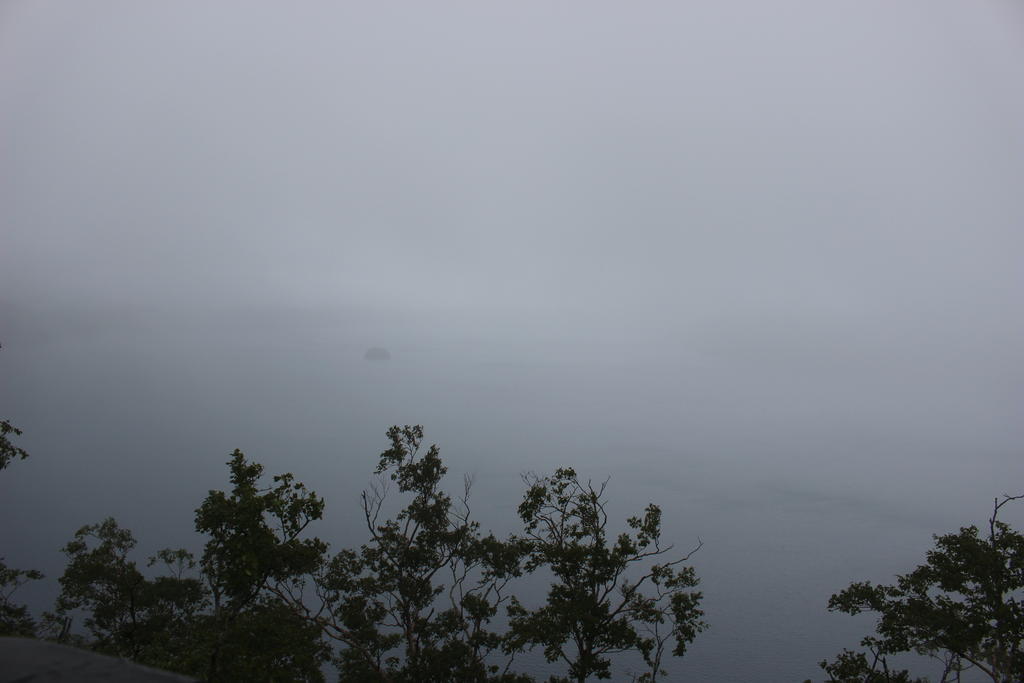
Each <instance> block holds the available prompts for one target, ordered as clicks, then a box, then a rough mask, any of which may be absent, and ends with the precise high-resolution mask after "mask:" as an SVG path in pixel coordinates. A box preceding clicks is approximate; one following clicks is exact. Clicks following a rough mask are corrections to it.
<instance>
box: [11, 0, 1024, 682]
mask: <svg viewBox="0 0 1024 683" xmlns="http://www.w3.org/2000/svg"><path fill="white" fill-rule="evenodd" d="M1022 83H1024V10H1022V9H1021V6H1020V5H1019V4H1016V3H1013V2H984V1H981V2H971V3H960V2H944V1H936V0H929V1H925V0H921V1H918V2H902V3H892V2H882V1H874V2H856V3H853V2H846V3H818V2H787V1H781V0H780V1H776V2H757V1H753V0H751V1H749V2H705V3H667V2H666V3H659V2H650V3H632V4H629V5H628V6H627V4H625V3H604V2H597V3H595V2H588V3H582V2H579V3H539V2H537V3H531V2H515V3H511V2H507V3H486V4H485V3H470V2H465V3H444V2H437V3H435V2H432V3H417V4H414V3H407V4H399V3H363V4H362V6H359V5H357V4H356V3H313V2H310V3H287V4H277V3H254V2H244V3H243V2H234V3H231V2H221V3H205V2H194V3H187V2H176V3H141V2H128V1H126V2H94V3H47V2H27V1H25V2H7V3H5V4H4V5H2V6H0V342H2V343H3V349H2V350H0V417H3V418H6V419H10V420H11V421H12V422H14V423H15V424H16V425H18V426H20V427H22V428H23V429H24V430H25V432H26V433H25V436H24V438H23V439H21V445H23V446H24V447H25V448H26V449H28V450H29V451H30V452H31V453H32V454H33V457H32V458H31V459H29V460H28V461H26V462H24V463H16V464H14V465H12V466H11V468H10V469H9V470H6V471H5V472H4V473H3V475H2V476H0V519H3V520H5V523H4V524H3V525H0V551H2V554H3V555H4V556H6V558H7V560H6V561H7V562H8V563H9V564H11V565H12V566H16V567H39V568H42V569H44V570H46V572H47V573H48V574H49V577H48V579H47V581H46V582H43V583H41V584H39V585H37V586H33V587H28V588H26V589H24V590H23V593H22V594H23V595H24V596H25V599H26V600H29V601H30V602H32V604H33V607H34V608H36V609H37V610H38V609H42V608H43V607H46V606H48V605H47V601H49V600H52V597H53V593H54V592H55V590H56V588H55V585H56V584H55V579H56V577H57V576H58V575H59V573H60V570H61V566H62V557H61V555H60V553H59V552H58V548H59V547H60V545H62V544H63V543H65V542H66V541H67V540H68V539H69V538H70V536H71V534H72V533H73V532H74V530H75V529H76V528H77V527H78V526H79V525H82V524H86V523H90V522H94V521H98V520H100V519H102V518H103V517H105V516H107V515H115V516H116V517H117V518H118V520H119V521H120V522H121V523H123V524H124V525H126V526H128V527H130V528H132V529H134V530H135V531H136V532H137V534H138V535H139V537H140V539H141V547H142V549H143V551H144V552H152V551H153V550H155V549H157V548H159V547H163V546H165V545H175V544H179V545H180V544H191V545H193V546H194V545H195V544H196V540H195V538H194V535H193V534H192V533H191V512H192V510H194V508H195V507H196V506H197V505H198V504H199V502H200V501H201V499H202V497H203V496H204V495H205V493H206V491H207V490H208V489H210V488H214V487H223V486H225V485H226V469H225V468H224V466H223V463H224V461H225V460H226V458H227V455H228V453H229V452H230V451H231V449H233V448H235V447H241V448H243V449H244V450H246V452H247V453H248V454H249V455H251V456H252V457H254V458H255V459H257V460H259V461H261V462H264V463H265V464H266V465H267V467H268V469H269V470H271V471H274V472H276V471H281V470H290V471H293V472H295V473H296V475H297V476H298V478H299V479H301V480H304V481H306V482H308V483H309V484H310V485H311V486H312V487H313V488H315V489H316V490H317V491H319V492H320V493H322V494H323V495H324V496H325V497H326V498H327V501H328V508H327V520H326V521H325V523H324V525H323V527H322V529H321V530H320V533H321V535H323V536H325V537H327V538H329V539H331V540H332V541H333V542H334V543H335V544H336V545H337V544H339V543H355V542H358V541H359V540H360V536H359V524H358V521H359V520H358V515H357V506H356V504H355V497H354V496H355V494H356V493H357V492H358V490H359V489H361V488H362V487H363V486H365V485H366V483H367V481H368V478H369V473H370V471H371V470H372V468H373V466H374V464H375V455H376V454H377V453H379V452H380V450H382V449H383V447H384V445H385V444H384V442H383V432H384V430H385V429H386V427H387V426H388V425H390V424H392V423H423V424H424V425H425V426H426V428H427V436H428V438H429V439H430V440H431V441H436V442H438V443H439V444H440V445H441V447H442V452H443V453H444V454H445V456H446V459H447V461H448V463H449V466H450V469H451V471H452V474H453V475H455V476H454V481H455V482H458V481H459V480H460V475H461V474H462V473H463V472H470V473H475V475H476V481H477V485H476V486H477V489H476V490H477V494H476V495H477V501H478V503H477V509H478V511H479V515H480V517H481V519H483V520H484V521H485V523H486V525H488V526H491V527H494V528H496V529H503V530H511V529H512V527H513V525H514V510H515V505H516V503H517V497H518V495H519V493H520V490H521V486H520V482H519V474H520V473H521V472H523V471H525V470H530V469H533V470H537V471H541V472H544V471H550V470H552V469H553V468H554V467H557V466H559V465H574V466H576V467H577V468H578V469H579V470H581V472H582V473H583V474H585V475H586V476H593V477H594V478H599V479H603V478H605V477H607V476H611V477H612V479H611V482H610V485H609V486H610V489H609V490H610V495H611V498H612V504H613V506H614V507H615V508H616V509H617V510H618V511H620V512H621V513H622V515H623V516H625V515H626V514H627V513H632V512H634V511H636V510H639V509H641V508H642V507H643V506H644V505H645V504H646V503H647V502H649V501H653V502H657V503H659V504H661V505H662V506H663V508H664V509H665V511H666V517H665V520H666V534H667V536H668V537H669V538H671V539H673V540H674V541H676V542H677V543H678V544H679V546H680V547H682V548H688V547H690V546H691V545H692V544H693V543H695V542H696V539H697V538H698V537H700V538H701V539H703V540H704V542H705V547H704V548H703V549H702V550H701V552H700V553H699V554H698V555H697V556H695V558H694V562H695V565H696V566H697V569H698V572H699V573H700V575H701V576H702V578H703V581H704V584H703V586H704V589H705V593H706V604H705V606H706V609H707V612H708V621H709V622H710V623H711V626H712V628H711V630H710V631H709V632H708V633H706V634H703V635H701V636H700V637H699V638H698V639H697V641H696V642H695V643H694V645H693V647H692V651H691V653H690V654H688V655H687V657H686V658H684V659H683V660H681V661H679V662H677V663H674V664H673V672H674V673H676V674H678V676H680V677H682V678H686V679H696V680H715V681H747V680H802V679H803V678H805V677H814V676H816V675H817V669H816V666H815V665H816V662H817V661H819V660H820V659H822V658H825V657H831V656H832V655H833V654H834V653H835V652H836V651H838V650H839V649H840V648H841V647H844V646H854V645H855V643H856V641H857V640H858V639H859V637H860V636H861V635H863V633H864V629H865V628H866V626H867V624H866V623H865V622H863V621H860V622H858V621H856V620H853V619H850V618H849V617H843V616H834V615H829V614H827V613H826V611H825V602H826V601H827V598H828V595H829V594H830V593H831V592H833V591H835V590H838V589H840V588H842V587H844V586H845V585H846V584H847V583H849V582H850V581H852V580H859V579H873V580H888V579H891V577H892V575H893V574H894V573H896V572H898V571H904V570H908V569H910V568H911V567H912V566H913V564H914V563H915V562H917V561H919V560H920V559H921V558H922V557H923V553H924V551H925V549H926V548H927V547H928V546H929V543H930V534H932V533H943V532H946V531H950V530H953V529H955V528H956V527H957V526H959V525H961V524H967V523H972V522H978V521H980V520H983V519H984V518H985V516H986V515H987V512H988V510H989V507H990V501H991V499H992V498H993V497H994V496H997V495H999V494H1002V493H1020V492H1022V491H1024V477H1022V475H1024V458H1021V453H1020V447H1021V443H1022V437H1024V419H1022V414H1024V413H1022V409H1024V317H1022V316H1021V315H1020V306H1021V299H1022V294H1024V181H1022V179H1024V88H1022V87H1021V84H1022ZM371 346H383V347H386V348H388V349H389V350H390V351H391V354H392V361H390V362H387V363H368V362H366V361H364V360H363V353H364V351H365V350H366V349H367V348H368V347H371ZM1009 519H1010V521H1014V520H1016V521H1017V522H1020V521H1021V520H1024V513H1022V511H1021V510H1011V511H1010V514H1009ZM8 520H13V521H8ZM140 557H141V555H140ZM44 584H45V585H44ZM22 594H19V595H22ZM738 652H744V653H745V655H746V656H745V659H744V661H737V653H738Z"/></svg>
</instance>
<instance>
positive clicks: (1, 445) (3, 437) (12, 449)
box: [0, 420, 28, 470]
mask: <svg viewBox="0 0 1024 683" xmlns="http://www.w3.org/2000/svg"><path fill="white" fill-rule="evenodd" d="M8 434H14V435H15V436H21V430H20V429H18V428H17V427H15V426H14V425H12V424H11V423H10V422H8V421H7V420H0V470H3V469H5V468H6V467H7V466H8V465H10V464H11V462H12V461H14V460H15V459H18V458H20V459H21V460H24V459H25V458H27V457H28V453H27V452H26V451H25V449H24V448H19V447H17V446H15V445H14V444H13V443H11V439H10V437H8Z"/></svg>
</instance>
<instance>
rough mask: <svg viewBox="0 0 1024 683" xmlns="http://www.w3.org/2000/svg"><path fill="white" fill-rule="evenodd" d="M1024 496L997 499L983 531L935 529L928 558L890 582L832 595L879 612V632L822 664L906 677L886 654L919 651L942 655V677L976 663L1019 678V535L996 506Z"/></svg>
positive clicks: (1023, 561)
mask: <svg viewBox="0 0 1024 683" xmlns="http://www.w3.org/2000/svg"><path fill="white" fill-rule="evenodd" d="M1022 497H1024V496H1013V497H1006V498H1004V500H1002V501H1001V502H1000V501H998V500H997V501H996V503H995V508H994V510H993V512H992V517H991V518H990V519H989V524H988V529H987V533H985V534H984V535H982V533H981V531H980V530H979V529H978V527H976V526H969V527H963V528H961V529H960V531H959V533H955V534H947V535H944V536H936V537H935V548H934V549H933V550H931V551H929V552H928V555H927V560H926V562H925V564H923V565H921V566H919V567H917V569H915V570H914V571H912V572H910V573H909V574H905V575H901V576H898V577H897V581H896V584H895V585H891V586H878V585H874V584H871V583H868V582H864V583H854V584H851V585H850V587H849V588H847V589H846V590H844V591H842V592H840V593H837V594H835V595H833V596H832V597H831V599H830V600H829V610H831V611H836V612H845V613H847V614H859V613H861V612H874V613H877V614H878V615H879V616H878V621H877V622H876V624H875V632H876V634H877V637H873V636H872V637H868V638H865V639H864V640H863V641H862V643H861V644H862V645H863V646H864V647H866V648H867V649H868V650H869V652H871V655H872V656H871V657H870V660H871V661H870V663H869V657H867V656H866V655H863V654H860V655H858V654H857V653H853V652H850V651H845V652H844V653H843V654H841V655H840V656H839V657H838V658H837V659H836V660H835V661H834V662H831V663H829V662H822V664H821V666H822V668H823V669H825V671H826V672H827V673H828V674H829V675H830V676H831V679H830V680H832V681H843V682H844V683H845V682H847V681H907V680H909V673H908V672H906V671H898V672H894V673H890V672H889V671H888V666H887V656H889V655H892V654H896V653H901V652H916V653H918V654H923V655H929V656H933V657H936V658H938V659H940V660H941V661H942V662H943V664H944V673H943V679H942V680H948V679H950V678H952V677H956V676H958V675H959V673H960V672H962V671H964V670H967V669H969V668H975V669H977V670H978V671H980V672H981V673H982V674H984V675H985V676H987V677H988V678H990V679H991V680H992V681H997V682H999V683H1002V682H1004V681H1019V680H1024V607H1022V602H1021V599H1022V598H1024V536H1022V535H1021V534H1020V533H1019V532H1017V531H1015V530H1013V529H1012V528H1011V527H1010V526H1009V525H1007V524H1005V523H1003V522H1000V521H999V520H998V514H999V510H1000V508H1002V506H1003V505H1005V504H1006V503H1008V502H1010V501H1012V500H1017V499H1019V498H1022Z"/></svg>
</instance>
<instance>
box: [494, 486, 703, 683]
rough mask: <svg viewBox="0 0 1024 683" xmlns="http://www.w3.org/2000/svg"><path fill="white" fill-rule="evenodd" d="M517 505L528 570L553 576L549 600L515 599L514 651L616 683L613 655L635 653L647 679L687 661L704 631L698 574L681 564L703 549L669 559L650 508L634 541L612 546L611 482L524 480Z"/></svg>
mask: <svg viewBox="0 0 1024 683" xmlns="http://www.w3.org/2000/svg"><path fill="white" fill-rule="evenodd" d="M526 482H527V484H528V490H527V492H526V495H525V497H524V499H523V503H522V504H521V505H520V506H519V516H520V518H521V519H522V521H523V523H524V524H525V527H526V537H525V542H526V544H527V548H528V560H527V562H526V568H527V569H529V570H531V571H532V570H536V569H539V568H542V567H543V568H547V569H548V570H550V571H551V573H552V574H553V577H554V582H553V583H552V585H551V587H550V590H549V592H548V597H547V602H546V603H545V604H543V605H542V606H541V607H539V608H537V609H535V610H529V609H527V608H526V607H524V606H523V605H522V604H521V603H520V601H519V600H517V599H515V598H513V600H512V605H511V608H510V614H511V617H512V622H511V630H512V638H511V641H510V643H511V647H513V648H516V647H533V646H536V645H540V646H542V647H543V648H544V655H545V657H546V658H547V660H548V661H549V662H556V661H559V660H560V661H562V662H564V663H565V664H566V665H568V673H569V676H568V678H563V679H555V678H553V679H552V680H560V681H568V680H574V681H585V680H586V679H587V678H589V677H590V676H596V677H597V678H609V677H611V658H610V656H611V655H614V654H617V653H624V652H638V653H639V654H640V655H641V656H642V657H643V661H644V663H645V664H646V667H647V671H646V673H645V674H643V676H642V680H645V681H652V682H653V681H655V680H657V678H658V676H661V675H664V673H665V672H664V671H663V670H662V666H661V665H662V659H663V656H664V655H665V652H666V648H667V647H668V646H669V645H670V644H672V650H671V652H672V654H673V655H675V656H682V655H683V654H684V653H685V652H686V647H687V645H688V644H689V643H690V642H692V641H693V639H694V638H695V637H696V635H697V633H699V632H700V631H702V630H703V629H704V628H705V624H704V622H703V621H702V620H701V617H702V616H703V612H702V611H701V610H700V609H699V608H698V605H699V604H700V600H701V594H700V593H699V592H697V591H694V590H691V589H692V588H694V587H695V586H696V585H697V584H698V579H697V576H696V574H695V572H694V570H693V568H692V567H688V566H683V564H682V563H683V562H685V561H686V560H688V559H689V558H690V557H691V556H692V555H693V553H694V552H696V551H697V550H698V549H699V548H700V547H701V543H700V542H698V544H697V547H696V548H695V549H694V550H693V551H691V552H690V553H688V554H686V555H683V556H682V557H676V558H675V559H670V553H671V552H672V550H673V546H671V545H669V546H662V545H661V510H660V509H659V508H658V506H656V505H648V506H647V508H646V510H645V511H644V514H643V516H641V517H631V518H629V520H628V521H627V525H628V527H629V529H630V532H628V533H621V534H619V535H618V536H617V537H616V538H615V539H614V540H611V539H610V538H609V531H608V521H609V520H608V514H607V512H606V510H605V489H606V487H607V484H608V482H607V481H605V482H604V483H602V484H601V485H600V486H598V487H596V488H595V486H594V485H593V484H592V483H591V482H587V483H583V482H581V481H580V479H579V478H578V477H577V475H576V472H575V471H574V470H572V469H559V470H557V471H556V472H555V474H554V475H553V476H550V477H543V478H541V477H538V476H536V475H528V476H527V477H526Z"/></svg>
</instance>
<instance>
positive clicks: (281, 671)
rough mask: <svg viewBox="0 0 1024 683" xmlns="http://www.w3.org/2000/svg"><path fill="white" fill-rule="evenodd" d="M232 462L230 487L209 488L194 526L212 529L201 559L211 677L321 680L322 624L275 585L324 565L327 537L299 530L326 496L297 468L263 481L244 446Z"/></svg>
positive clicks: (295, 582)
mask: <svg viewBox="0 0 1024 683" xmlns="http://www.w3.org/2000/svg"><path fill="white" fill-rule="evenodd" d="M228 468H229V470H230V472H231V483H232V485H233V486H232V490H231V492H230V493H225V492H223V491H210V493H209V495H208V496H207V497H206V500H205V501H203V504H202V505H201V506H200V507H199V509H198V510H196V531H199V532H201V533H204V534H206V535H207V536H209V540H208V541H207V543H206V546H205V548H204V550H203V555H202V559H201V561H200V565H201V567H202V574H203V579H204V581H205V583H206V585H207V587H208V588H209V591H210V597H211V600H212V603H213V607H212V612H211V613H210V614H209V615H208V619H207V620H206V627H207V629H208V631H209V635H208V637H207V640H206V646H207V648H208V650H209V659H208V663H207V669H206V673H205V678H206V679H207V680H211V681H212V680H217V681H227V680H238V681H245V680H254V679H255V680H259V679H263V680H279V679H287V680H307V681H318V680H322V674H321V672H320V664H321V662H322V661H324V659H325V657H326V651H325V649H324V647H323V644H322V643H321V641H320V637H319V629H318V628H317V627H316V626H315V625H313V624H310V623H308V622H306V621H305V620H303V619H301V618H300V617H299V616H297V615H296V614H294V612H293V611H292V610H291V609H289V608H287V607H286V605H285V604H284V603H283V602H282V601H281V599H280V598H279V597H277V596H276V595H275V594H273V593H271V592H270V590H269V586H270V584H271V583H273V584H275V585H293V586H297V585H299V584H300V583H301V581H302V577H303V576H304V575H305V574H307V573H309V572H311V571H313V570H314V569H315V568H316V567H317V566H318V564H319V562H320V557H321V556H322V555H323V553H324V552H325V551H326V549H327V546H326V544H324V543H323V542H322V541H320V540H319V539H317V538H309V539H306V538H301V535H302V533H303V532H304V531H305V529H306V527H307V526H309V524H310V523H311V522H313V521H314V520H317V519H320V518H321V517H322V515H323V509H324V502H323V500H322V499H321V498H319V497H318V496H317V495H316V494H315V493H313V492H312V491H309V490H308V489H306V487H305V486H304V485H303V484H301V483H297V482H295V481H294V477H293V476H292V475H291V474H282V475H277V476H275V477H273V484H274V485H273V486H261V485H260V481H259V480H260V478H261V477H262V475H263V466H262V465H259V464H256V463H250V462H248V461H247V460H246V459H245V456H244V455H243V454H242V452H241V451H239V450H236V451H235V452H234V453H233V454H232V455H231V459H230V460H229V461H228ZM254 677H255V678H254Z"/></svg>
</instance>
